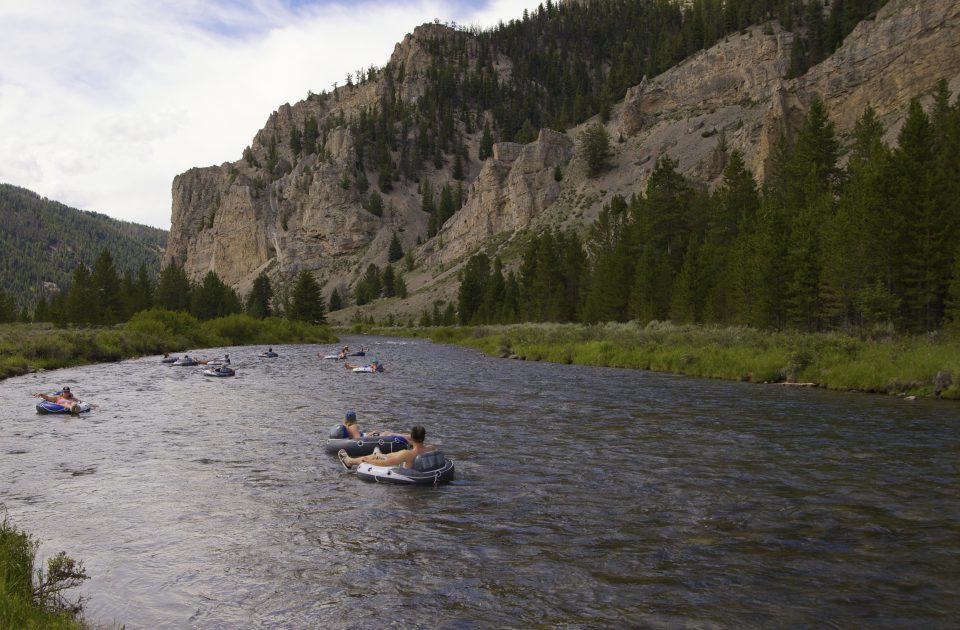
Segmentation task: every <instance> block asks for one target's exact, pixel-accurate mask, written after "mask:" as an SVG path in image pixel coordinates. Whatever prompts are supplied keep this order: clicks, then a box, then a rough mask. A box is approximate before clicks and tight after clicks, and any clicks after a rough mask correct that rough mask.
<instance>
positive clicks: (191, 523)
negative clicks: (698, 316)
mask: <svg viewBox="0 0 960 630" xmlns="http://www.w3.org/2000/svg"><path fill="white" fill-rule="evenodd" d="M345 342H346V343H349V344H350V345H351V346H359V345H360V343H361V342H363V343H364V344H365V345H367V346H370V347H371V349H372V350H373V352H375V353H376V355H377V356H378V357H380V358H381V359H382V360H383V361H384V362H385V364H386V366H387V368H388V370H389V371H388V372H387V373H385V374H379V375H370V374H353V373H349V372H347V371H346V370H344V369H343V368H342V364H341V363H339V362H335V361H323V360H320V359H318V358H317V356H316V355H317V352H318V351H322V352H323V353H324V354H325V353H327V352H331V351H333V350H334V348H333V347H332V346H330V347H318V346H287V347H282V348H276V349H277V350H279V351H280V357H279V358H277V359H259V358H257V356H256V355H257V353H258V352H259V351H260V350H262V349H261V348H253V347H251V348H218V349H211V350H209V351H206V352H201V353H199V354H208V355H210V356H214V355H217V354H222V352H224V351H227V352H229V353H230V355H231V358H233V359H234V367H235V368H236V369H237V377H235V378H230V379H209V378H204V377H203V376H201V375H200V370H201V368H183V367H172V366H169V365H164V364H160V363H159V361H158V358H157V357H152V358H148V359H139V360H135V361H127V362H124V363H119V364H112V365H99V366H90V367H84V368H76V369H70V370H63V371H58V372H50V373H46V374H36V375H30V376H27V377H22V378H17V379H11V380H8V381H6V382H4V384H3V387H2V389H0V403H2V404H3V405H4V407H5V409H6V410H7V413H6V414H5V416H6V417H5V421H4V422H3V424H2V425H0V475H2V478H3V479H5V480H6V481H5V482H4V483H3V484H2V485H0V501H2V502H3V503H4V504H5V505H6V506H7V509H8V510H9V512H10V516H11V519H12V520H13V522H14V523H15V524H17V525H19V526H21V527H24V528H25V529H27V530H29V531H31V532H32V533H34V534H35V535H36V536H37V537H38V538H40V539H41V540H43V541H44V545H43V547H42V553H43V554H44V555H46V556H49V555H52V554H54V553H56V552H57V551H59V550H61V549H66V550H68V552H69V553H70V554H71V555H74V556H75V557H77V558H80V559H82V560H83V561H84V563H85V565H86V567H87V570H88V573H89V574H90V575H91V576H92V579H91V580H89V581H88V583H87V586H86V587H85V593H86V595H87V596H88V598H89V603H88V605H87V612H88V617H90V618H91V619H94V620H97V621H99V622H101V623H106V624H109V623H111V622H113V621H116V622H119V623H124V624H126V627H127V628H185V627H187V628H230V627H292V628H337V627H344V628H346V627H430V628H433V627H444V628H450V627H458V628H459V627H494V626H507V627H527V626H535V627H550V626H564V627H623V626H633V627H677V626H684V627H686V626H690V627H716V626H744V625H747V626H785V625H794V626H801V627H805V626H828V625H836V626H843V627H849V626H913V627H919V626H923V627H931V626H933V627H935V626H949V625H952V624H954V623H956V619H958V618H960V498H958V493H957V488H958V487H960V437H958V431H957V427H958V426H960V408H958V407H957V406H956V405H952V404H944V403H939V402H934V401H918V402H915V403H907V402H905V401H902V400H899V399H889V398H882V397H870V396H859V395H844V394H835V393H828V392H819V391H791V390H787V389H785V388H766V387H762V386H756V385H747V384H740V383H725V382H716V381H707V380H698V379H687V378H682V377H673V376H668V375H658V374H651V373H645V372H639V371H625V370H613V369H595V368H585V367H577V366H561V365H551V364H541V363H524V362H515V361H503V360H495V359H489V358H485V357H482V356H480V355H478V354H476V353H475V352H473V351H469V350H464V349H459V348H453V347H446V346H436V345H432V344H430V343H428V342H423V341H418V340H409V341H408V340H398V339H388V338H362V339H361V338H348V339H346V340H345ZM61 384H70V385H71V386H72V387H73V389H74V390H75V391H76V392H77V393H78V395H80V396H81V398H84V399H89V400H90V401H92V402H95V403H98V404H99V406H100V408H99V409H98V410H96V411H95V412H93V413H91V414H89V415H87V416H84V417H81V418H72V417H59V416H39V415H36V414H35V413H34V410H33V402H32V401H31V399H30V397H29V396H30V392H32V391H37V390H38V389H52V388H53V387H54V386H57V385H61ZM345 409H356V410H357V412H358V414H359V416H360V421H361V424H362V425H363V426H365V427H366V428H368V429H374V428H386V429H403V430H406V429H409V427H410V426H411V425H413V424H415V423H422V424H424V425H425V426H426V427H427V439H428V441H431V440H432V441H438V442H440V443H442V445H443V449H444V451H445V452H446V453H447V455H448V456H449V457H451V458H452V459H454V460H455V462H456V466H457V475H458V478H457V480H456V481H455V482H454V483H453V484H451V485H449V486H444V487H439V488H397V487H388V486H382V485H376V484H365V483H363V482H361V481H360V480H359V479H356V478H355V477H353V476H352V475H349V474H346V473H344V472H343V470H342V469H341V468H340V466H339V464H338V463H337V462H336V461H335V459H334V458H333V457H332V456H328V455H326V454H325V453H324V451H323V442H324V440H325V438H326V435H327V433H328V431H329V429H330V427H331V426H332V425H333V424H334V423H336V422H337V421H338V419H339V417H340V416H341V415H342V413H343V411H344V410H345Z"/></svg>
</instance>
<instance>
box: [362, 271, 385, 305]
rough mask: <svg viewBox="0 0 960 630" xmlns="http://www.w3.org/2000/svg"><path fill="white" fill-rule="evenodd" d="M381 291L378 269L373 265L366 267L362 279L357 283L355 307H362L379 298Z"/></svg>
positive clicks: (381, 285) (381, 284)
mask: <svg viewBox="0 0 960 630" xmlns="http://www.w3.org/2000/svg"><path fill="white" fill-rule="evenodd" d="M382 291H383V283H382V279H381V276H380V268H379V267H377V266H376V265H375V264H373V263H370V264H369V265H367V270H366V272H365V273H364V275H363V278H361V279H360V281H359V282H358V283H357V306H363V305H364V304H367V303H369V302H372V301H374V300H376V299H377V298H378V297H380V294H381V292H382Z"/></svg>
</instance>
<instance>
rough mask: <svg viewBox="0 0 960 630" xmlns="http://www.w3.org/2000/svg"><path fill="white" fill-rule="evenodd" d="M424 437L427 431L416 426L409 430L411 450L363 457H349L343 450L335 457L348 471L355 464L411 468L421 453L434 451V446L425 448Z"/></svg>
mask: <svg viewBox="0 0 960 630" xmlns="http://www.w3.org/2000/svg"><path fill="white" fill-rule="evenodd" d="M426 437H427V430H426V429H424V428H423V427H422V426H421V425H419V424H418V425H417V426H415V427H413V429H411V430H410V443H411V444H413V448H410V449H406V450H403V451H395V452H393V453H387V454H383V453H374V454H373V455H364V456H363V457H350V456H349V455H347V452H346V451H345V450H342V449H341V450H340V452H339V453H337V457H339V458H340V463H342V464H343V467H344V468H346V469H348V470H349V469H350V468H351V467H353V466H356V465H357V464H363V463H367V464H373V465H374V466H387V467H393V466H403V467H404V468H413V460H414V459H416V458H417V455H422V454H423V453H427V452H429V451H432V450H435V449H436V447H435V446H427V445H425V444H424V443H423V440H424V438H426Z"/></svg>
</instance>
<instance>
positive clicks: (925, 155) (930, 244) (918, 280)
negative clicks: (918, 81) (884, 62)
mask: <svg viewBox="0 0 960 630" xmlns="http://www.w3.org/2000/svg"><path fill="white" fill-rule="evenodd" d="M935 147H936V138H935V130H934V128H933V125H932V124H931V122H930V118H929V116H927V114H926V112H924V111H923V108H922V107H921V106H920V103H919V101H917V100H914V101H913V102H912V103H911V104H910V112H909V114H908V116H907V120H906V122H905V123H904V126H903V129H902V130H901V131H900V135H899V138H898V146H897V148H896V149H895V150H894V151H893V156H892V159H891V164H890V166H891V169H890V170H891V173H890V180H891V182H892V190H893V198H892V199H891V200H890V205H891V207H892V209H893V211H894V212H895V213H896V216H897V217H899V219H900V223H899V225H898V228H899V235H900V239H899V243H898V249H897V253H898V255H899V257H900V260H901V270H900V273H899V277H900V279H901V286H902V288H901V296H902V298H903V302H902V305H903V315H904V318H905V324H906V326H907V329H908V330H911V331H915V332H926V331H930V330H934V329H935V328H937V327H938V326H939V324H940V321H941V319H942V317H943V309H944V299H945V296H946V288H947V282H948V280H949V278H950V273H949V270H950V265H951V263H952V262H953V260H952V254H953V252H952V245H953V244H952V243H951V244H950V245H949V246H948V244H947V243H946V242H945V239H946V236H947V234H948V226H949V225H950V223H951V219H952V218H951V217H949V216H948V214H947V208H946V207H945V206H944V205H942V204H941V203H939V202H940V201H941V199H939V198H938V196H937V195H936V187H937V168H936V155H935V153H934V150H935Z"/></svg>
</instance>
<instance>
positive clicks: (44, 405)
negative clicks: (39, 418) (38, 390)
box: [37, 400, 90, 414]
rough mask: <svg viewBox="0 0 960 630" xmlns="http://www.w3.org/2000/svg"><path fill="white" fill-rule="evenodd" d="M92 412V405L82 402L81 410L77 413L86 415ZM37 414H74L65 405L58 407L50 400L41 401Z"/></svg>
mask: <svg viewBox="0 0 960 630" xmlns="http://www.w3.org/2000/svg"><path fill="white" fill-rule="evenodd" d="M88 411H90V403H85V402H82V403H80V410H79V411H78V412H77V413H86V412H88ZM37 413H43V414H47V413H72V412H71V411H70V410H69V409H67V408H66V407H64V406H63V405H58V404H57V403H54V402H50V401H49V400H41V401H40V402H38V403H37Z"/></svg>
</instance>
